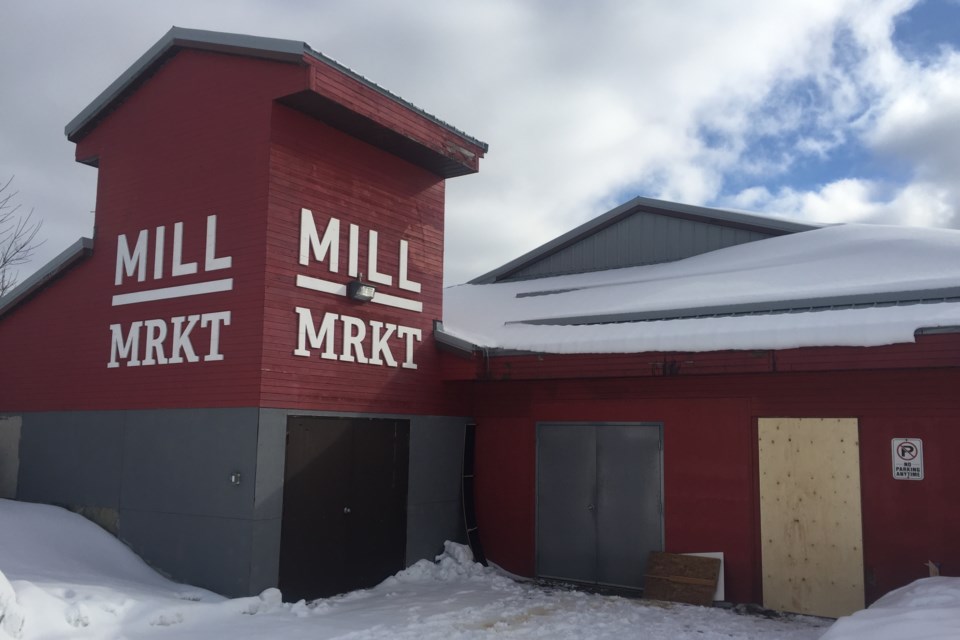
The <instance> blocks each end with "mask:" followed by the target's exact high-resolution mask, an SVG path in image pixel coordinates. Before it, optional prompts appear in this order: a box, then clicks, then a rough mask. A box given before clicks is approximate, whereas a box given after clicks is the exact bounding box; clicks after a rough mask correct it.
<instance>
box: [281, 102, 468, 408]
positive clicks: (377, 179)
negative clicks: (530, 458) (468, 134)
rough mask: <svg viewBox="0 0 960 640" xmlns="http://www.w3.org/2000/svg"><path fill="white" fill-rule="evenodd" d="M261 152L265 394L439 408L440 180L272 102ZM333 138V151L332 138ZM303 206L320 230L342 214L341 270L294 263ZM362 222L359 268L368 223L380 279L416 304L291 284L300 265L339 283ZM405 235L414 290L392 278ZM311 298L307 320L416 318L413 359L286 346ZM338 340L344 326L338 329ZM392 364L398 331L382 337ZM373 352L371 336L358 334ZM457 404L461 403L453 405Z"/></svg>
mask: <svg viewBox="0 0 960 640" xmlns="http://www.w3.org/2000/svg"><path fill="white" fill-rule="evenodd" d="M272 131H273V133H272V147H271V156H270V177H271V187H270V204H269V224H268V229H267V243H268V255H267V268H266V273H267V287H266V291H267V292H266V310H265V329H264V352H263V383H262V404H263V406H275V407H295V408H304V409H319V408H323V409H327V410H337V411H367V412H383V413H437V412H441V413H442V412H448V411H449V410H451V403H450V402H449V401H448V400H447V399H446V398H445V394H444V393H442V389H441V382H440V376H439V372H438V368H439V356H438V354H437V351H436V349H435V346H434V344H433V338H432V333H431V331H432V324H433V321H434V320H435V319H438V318H439V317H440V313H441V305H442V281H443V180H442V179H441V178H439V177H437V176H436V175H434V174H432V173H430V172H429V171H426V170H425V169H421V168H419V167H416V166H414V165H412V164H410V163H408V162H406V161H404V160H400V159H398V158H396V157H394V156H392V155H390V154H387V153H385V152H383V151H380V150H378V149H376V148H374V147H372V146H370V145H367V144H364V143H362V142H359V141H357V140H355V139H353V138H351V137H349V136H347V135H345V134H343V133H340V132H339V131H336V130H334V129H331V128H330V127H328V126H326V125H324V124H323V123H321V122H318V121H316V120H313V119H311V118H309V117H307V116H305V115H303V114H300V113H298V112H295V111H293V110H290V109H287V108H285V107H282V106H278V107H276V108H275V110H274V114H273V129H272ZM331 149H336V154H331V153H330V150H331ZM301 208H307V209H310V210H311V211H312V212H313V216H314V219H315V221H316V225H317V229H318V232H319V233H320V234H322V233H323V231H324V229H325V228H326V226H327V224H328V223H329V220H330V218H331V217H335V218H337V219H339V220H340V270H339V272H338V273H330V272H329V271H328V269H327V265H326V264H325V263H323V264H321V263H317V262H315V261H313V260H312V259H311V263H310V265H308V266H302V265H300V264H299V263H298V256H299V246H300V240H299V238H300V215H301V214H300V211H301ZM350 224H356V225H358V226H359V228H360V252H359V266H360V270H361V271H362V272H366V271H367V266H366V265H367V260H368V251H369V248H368V246H367V238H368V232H369V230H371V229H372V230H375V231H377V232H378V236H379V250H378V262H377V264H378V270H379V271H380V272H382V273H386V274H390V275H391V276H392V278H393V285H392V286H384V285H378V291H382V292H386V293H390V294H392V295H396V296H400V297H404V298H407V299H411V300H416V301H420V302H422V304H423V310H422V312H416V311H409V310H403V309H395V308H391V307H388V306H384V305H379V304H374V303H369V302H368V303H359V302H355V301H352V300H349V299H346V298H343V297H338V296H335V295H332V294H326V293H318V292H315V291H310V290H306V289H302V288H298V287H296V286H295V281H296V276H297V275H298V274H304V275H308V276H312V277H317V278H322V279H326V280H330V281H334V282H338V283H346V282H348V281H349V280H350V279H351V278H350V276H349V275H348V274H347V272H346V271H347V270H346V253H347V248H348V246H349V231H348V229H349V225H350ZM401 239H402V240H406V241H407V242H408V243H409V254H408V255H409V274H408V277H409V279H411V280H413V281H415V282H419V283H420V284H421V291H420V293H414V292H410V291H405V290H402V289H399V288H398V287H397V280H398V274H399V242H400V240H401ZM296 307H304V308H308V309H311V311H312V313H313V319H314V323H315V324H317V323H319V322H320V321H321V319H322V317H323V315H324V314H325V313H326V312H328V311H332V312H334V313H337V314H342V315H348V316H352V317H357V318H361V319H363V320H364V321H367V320H376V321H380V322H383V323H392V324H396V325H401V326H406V327H414V328H417V329H419V330H420V332H421V340H420V341H419V342H416V343H415V345H416V348H415V355H414V361H415V363H416V365H417V369H416V370H412V369H405V368H403V367H402V366H397V367H389V366H386V365H382V366H375V365H370V364H361V363H359V362H342V361H337V360H324V359H321V358H320V357H319V351H318V350H316V349H311V351H312V354H311V356H310V357H303V356H295V355H294V354H293V351H294V349H296V347H297V338H298V316H297V314H296V313H295V311H294V309H295V308H296ZM335 342H336V349H337V352H338V353H339V352H340V348H341V344H342V342H341V336H340V335H339V332H338V335H337V337H336V340H335ZM389 344H391V346H392V349H391V350H392V352H393V355H394V357H395V358H396V359H397V361H398V365H399V364H401V362H402V359H403V357H404V353H405V351H406V344H405V342H404V341H400V340H398V339H397V338H396V337H394V338H393V339H392V340H391V341H390V343H389ZM364 348H365V349H366V355H368V356H369V355H370V350H369V348H370V337H369V336H368V337H367V339H366V340H365V342H364ZM460 409H461V411H462V408H460Z"/></svg>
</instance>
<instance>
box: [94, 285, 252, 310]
mask: <svg viewBox="0 0 960 640" xmlns="http://www.w3.org/2000/svg"><path fill="white" fill-rule="evenodd" d="M232 289H233V278H224V279H223V280H211V281H209V282H197V283H195V284H183V285H180V286H178V287H163V288H162V289H150V290H149V291H135V292H133V293H118V294H117V295H115V296H113V306H114V307H120V306H123V305H125V304H138V303H140V302H152V301H154V300H169V299H170V298H185V297H187V296H202V295H204V294H207V293H220V292H221V291H231V290H232Z"/></svg>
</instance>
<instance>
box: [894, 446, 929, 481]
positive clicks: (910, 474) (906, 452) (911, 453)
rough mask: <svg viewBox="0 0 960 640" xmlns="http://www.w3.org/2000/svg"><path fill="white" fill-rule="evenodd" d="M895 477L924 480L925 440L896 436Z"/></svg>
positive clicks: (897, 478)
mask: <svg viewBox="0 0 960 640" xmlns="http://www.w3.org/2000/svg"><path fill="white" fill-rule="evenodd" d="M891 447H892V449H893V478H894V479H895V480H923V440H921V439H919V438H894V439H893V440H892V441H891Z"/></svg>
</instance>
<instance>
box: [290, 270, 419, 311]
mask: <svg viewBox="0 0 960 640" xmlns="http://www.w3.org/2000/svg"><path fill="white" fill-rule="evenodd" d="M297 286H298V287H301V288H303V289H310V290H311V291H319V292H321V293H332V294H334V295H338V296H345V295H347V285H345V284H337V283H336V282H330V281H329V280H321V279H320V278H314V277H311V276H305V275H302V274H297ZM370 302H373V303H375V304H382V305H384V306H387V307H395V308H397V309H406V310H407V311H416V312H417V313H420V312H421V311H423V303H422V302H420V301H418V300H410V299H408V298H401V297H399V296H392V295H390V294H388V293H380V292H379V291H378V292H376V293H374V294H373V300H371V301H370Z"/></svg>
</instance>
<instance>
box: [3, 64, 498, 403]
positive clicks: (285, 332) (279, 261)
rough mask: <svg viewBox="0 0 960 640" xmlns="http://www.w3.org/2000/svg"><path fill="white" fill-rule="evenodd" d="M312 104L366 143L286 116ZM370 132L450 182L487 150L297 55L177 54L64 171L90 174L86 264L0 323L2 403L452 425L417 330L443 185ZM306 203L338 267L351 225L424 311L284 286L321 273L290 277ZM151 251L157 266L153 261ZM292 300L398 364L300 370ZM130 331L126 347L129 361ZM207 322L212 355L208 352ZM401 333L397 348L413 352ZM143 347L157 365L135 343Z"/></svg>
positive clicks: (428, 332) (435, 274) (435, 275)
mask: <svg viewBox="0 0 960 640" xmlns="http://www.w3.org/2000/svg"><path fill="white" fill-rule="evenodd" d="M310 91H313V92H314V93H313V94H310V93H309V92H310ZM318 95H323V96H326V97H327V98H329V99H331V100H333V101H334V102H335V103H337V108H339V109H340V110H339V111H336V113H337V114H338V116H337V117H341V118H342V117H343V115H344V111H343V107H347V108H348V109H352V110H353V111H354V114H353V116H352V117H353V120H351V123H352V124H351V126H353V127H355V130H357V131H358V132H359V133H358V135H361V134H362V135H366V136H368V138H367V139H368V140H370V141H368V142H362V141H360V140H359V139H358V138H355V137H351V136H350V135H347V134H345V133H342V132H341V131H339V130H336V129H333V128H332V127H330V126H328V125H326V124H324V123H323V122H321V121H320V120H318V119H316V118H314V117H312V116H311V115H307V114H306V113H302V112H300V111H296V110H294V109H293V108H291V107H288V106H283V105H282V103H281V101H284V100H286V99H287V98H289V97H290V96H296V97H297V99H298V100H299V101H297V100H294V102H296V103H297V104H298V105H300V106H299V108H303V109H306V110H312V111H311V113H312V114H313V115H316V116H317V117H325V116H327V115H329V113H330V111H329V109H330V103H329V102H322V101H321V102H322V105H321V106H319V107H318V106H316V105H317V104H318V103H317V102H316V101H314V102H311V101H310V100H306V99H304V96H306V97H307V98H311V97H312V98H317V96H318ZM286 101H287V102H289V100H286ZM324 109H326V110H327V111H324ZM387 134H389V136H387ZM370 136H372V139H371V138H370ZM377 136H381V137H383V136H387V137H389V138H390V140H389V143H390V144H389V145H387V146H390V148H398V145H399V146H400V147H402V148H403V149H404V150H405V151H406V152H407V153H411V154H412V155H414V156H416V155H417V152H419V151H423V149H424V148H427V149H431V150H432V151H431V153H433V156H431V157H432V158H433V160H430V162H427V161H426V160H424V162H425V163H427V164H430V163H433V164H430V166H432V167H434V168H436V167H437V166H438V165H437V160H436V158H437V157H438V156H440V157H442V159H443V160H444V161H449V162H451V163H453V165H455V168H456V169H457V171H458V172H469V171H475V170H476V168H477V165H478V163H479V158H480V157H481V156H482V155H483V151H484V149H482V148H481V147H480V146H479V145H477V144H476V143H475V142H473V141H469V140H466V139H465V138H462V137H461V136H459V135H458V134H456V133H455V132H453V131H452V130H450V129H449V128H447V127H445V126H442V125H440V124H438V123H437V122H435V121H434V120H432V119H430V118H428V117H426V116H424V115H423V114H422V113H420V112H418V111H415V110H412V109H410V108H407V107H406V106H403V105H401V104H399V103H398V102H397V101H396V100H394V99H392V98H389V97H387V96H386V95H384V94H383V93H381V92H378V91H376V90H375V89H373V88H371V87H369V86H366V85H365V84H363V83H361V82H360V81H358V80H356V79H355V78H354V77H352V76H350V75H349V74H345V73H343V72H342V71H340V70H338V69H335V68H333V67H330V66H327V65H325V64H324V63H322V62H320V61H318V60H316V59H315V58H313V57H312V56H309V55H305V56H304V58H303V59H302V60H301V61H300V62H299V63H287V62H275V61H268V60H262V59H254V58H250V57H245V56H239V55H223V54H218V53H211V52H206V51H196V50H192V49H185V50H179V51H176V53H175V54H172V55H171V56H170V57H169V58H168V59H167V60H166V61H165V62H164V63H163V65H162V66H160V67H159V69H157V70H156V72H155V73H151V74H150V75H149V77H147V78H141V79H140V81H138V82H137V83H134V89H132V90H131V91H130V92H128V94H127V95H125V96H124V97H123V99H122V100H121V101H120V102H119V103H118V104H116V105H115V106H112V107H111V108H110V110H108V111H107V112H106V114H105V115H101V116H100V119H99V120H97V121H96V123H95V126H93V128H92V129H91V130H90V131H89V132H87V133H85V134H84V135H83V136H82V137H81V138H80V139H79V141H78V143H77V158H78V160H80V161H83V162H88V163H91V164H95V165H96V166H98V169H99V175H98V188H97V211H96V238H95V247H94V252H93V255H92V256H91V257H89V258H88V259H86V260H85V261H84V262H83V263H82V264H80V265H79V266H75V267H73V268H71V269H69V270H68V271H66V272H65V273H64V274H62V276H61V277H60V278H59V279H57V280H56V281H54V282H52V283H51V284H49V285H48V286H46V287H45V288H44V290H42V291H41V292H39V293H38V294H36V295H34V296H33V297H32V298H31V299H29V300H27V301H24V302H22V303H21V304H20V305H18V306H17V307H16V308H15V309H14V310H13V311H11V312H9V313H7V314H5V315H4V316H2V317H0V358H2V359H3V361H4V362H8V363H10V362H15V363H17V370H16V373H15V375H14V374H12V371H11V369H10V368H9V367H8V368H7V369H6V371H7V374H6V376H5V378H6V379H5V380H4V384H2V385H0V409H2V410H4V411H40V410H66V409H124V408H172V407H222V406H267V407H291V408H303V409H313V410H326V411H364V412H383V413H420V414H423V413H434V414H450V413H463V411H464V403H463V402H462V399H459V398H455V397H454V396H453V394H451V393H447V392H445V391H444V387H443V386H442V385H443V383H442V382H441V380H440V375H439V373H438V367H439V359H438V355H437V353H436V349H435V347H434V344H433V339H432V322H433V320H434V319H439V317H440V313H441V295H442V293H441V285H442V265H443V206H444V202H443V196H444V183H443V178H442V177H441V176H439V175H437V174H435V173H431V172H430V171H428V170H426V169H424V168H422V167H421V166H419V165H415V164H412V163H411V162H409V161H407V160H401V159H399V158H398V157H397V156H395V155H392V154H391V153H388V152H386V151H383V150H381V149H380V148H378V147H377V146H376V145H377V144H379V143H378V142H377V140H378V138H377ZM398 140H399V142H398ZM384 144H386V142H384ZM463 149H469V150H471V151H470V152H469V153H465V152H464V151H463ZM418 150H419V151H418ZM448 168H449V166H448ZM441 172H442V171H441ZM303 207H306V208H309V209H312V210H313V211H315V212H316V223H317V225H318V227H320V228H321V232H322V230H323V227H325V226H326V224H327V223H328V220H329V218H330V217H331V216H333V217H337V218H338V219H340V221H341V225H342V236H343V247H342V250H341V262H342V263H344V264H345V262H346V256H345V254H346V253H347V243H348V240H349V231H348V230H349V225H350V224H351V223H352V224H356V225H358V226H359V227H360V229H361V236H362V239H363V242H362V246H361V249H360V252H359V259H360V263H361V264H362V265H364V266H363V267H361V271H364V272H366V271H368V269H367V268H366V265H367V264H368V262H367V258H368V252H367V248H366V247H367V238H368V236H367V235H366V234H367V233H368V231H369V230H370V229H373V230H375V231H377V232H378V234H379V247H380V250H379V251H378V252H377V254H376V255H377V256H378V257H379V263H378V270H379V271H380V272H383V273H385V274H389V275H391V277H392V286H382V285H381V286H379V288H380V291H381V292H384V293H390V294H392V295H395V296H404V297H406V298H410V299H415V301H416V303H417V304H419V305H421V306H422V308H421V309H420V310H419V311H416V312H413V311H409V310H403V309H395V308H391V307H384V306H382V305H376V304H366V305H361V304H358V303H356V302H353V301H348V300H346V299H345V298H343V297H336V296H330V295H329V294H318V293H317V292H313V291H306V290H304V289H302V288H298V287H296V286H295V278H296V275H297V274H301V273H304V274H308V275H310V276H312V277H326V276H325V275H324V266H323V265H321V264H310V265H308V266H301V265H299V264H298V257H299V236H300V228H299V226H300V211H301V208H303ZM213 215H215V216H216V233H215V246H216V249H215V252H212V253H211V254H210V257H212V258H217V259H220V260H214V261H213V262H212V263H211V264H212V265H215V266H217V267H218V268H216V269H211V270H209V271H207V270H206V269H205V267H206V259H207V236H208V234H207V225H208V219H209V216H213ZM176 223H181V224H182V225H183V226H182V229H183V233H182V242H181V243H180V245H181V256H180V260H179V262H180V263H187V264H189V263H196V269H195V271H196V272H195V273H187V274H184V275H174V273H173V268H174V260H175V259H174V256H173V253H174V244H175V240H174V237H175V235H176V227H175V225H176ZM158 227H163V232H162V233H163V239H162V241H161V240H159V239H158V235H159V234H158V230H157V229H158ZM144 230H146V234H147V235H146V237H145V242H144V244H143V245H142V246H140V245H139V244H138V240H139V239H140V238H141V237H143V236H142V235H141V232H143V231H144ZM121 236H122V237H123V238H124V242H125V243H126V244H125V247H126V249H125V251H126V254H125V255H128V257H130V258H131V262H134V263H136V264H135V265H134V266H133V267H130V268H131V269H133V270H134V271H136V270H137V269H136V267H139V266H140V264H143V267H144V271H143V275H144V278H143V279H142V280H141V278H139V274H138V273H134V274H132V275H131V274H127V273H126V269H127V268H128V267H126V266H124V267H123V270H124V274H123V275H121V282H120V284H116V282H115V276H116V272H117V265H118V254H119V252H120V249H119V243H120V240H119V238H120V237H121ZM401 241H405V242H406V243H407V247H408V249H407V252H406V255H407V257H408V261H407V262H408V269H407V272H406V274H405V275H406V276H407V279H408V280H410V281H413V282H417V283H420V285H421V290H420V291H419V292H416V293H412V292H409V291H404V290H402V289H401V288H400V287H399V286H398V284H399V275H400V264H399V262H400V242H401ZM158 242H159V244H158ZM158 246H159V247H162V251H163V253H164V258H163V259H162V260H161V261H160V262H159V263H155V254H156V253H157V252H158V250H157V247H158ZM135 247H137V248H135ZM138 251H140V252H142V254H143V256H144V257H143V258H142V259H141V260H140V261H139V262H138V261H137V260H134V259H133V258H132V256H134V255H140V254H138V253H137V252H138ZM227 257H229V259H230V261H231V262H230V264H229V267H227V266H226V263H225V262H223V259H226V258H227ZM156 264H159V267H157V266H156ZM155 269H159V271H155ZM158 273H159V276H158ZM327 275H330V274H327ZM349 279H350V278H349V277H348V276H347V275H346V274H345V268H344V267H341V269H340V272H339V273H338V274H333V275H331V276H330V277H329V278H328V280H331V281H335V282H336V283H337V284H343V283H345V282H346V281H347V280H349ZM210 282H217V283H219V284H220V288H221V289H223V290H221V291H218V292H212V293H203V294H196V295H190V296H187V297H168V298H164V299H152V300H150V301H139V302H136V303H131V304H123V305H118V304H117V301H118V300H119V298H117V297H116V296H121V297H123V296H127V295H128V294H138V295H140V294H142V293H143V292H145V291H153V290H158V289H170V288H175V287H183V286H192V285H201V284H209V283H210ZM128 301H129V299H128ZM297 306H300V307H304V308H310V309H312V310H313V311H314V312H315V313H316V316H317V320H318V321H319V320H320V319H321V318H322V316H323V314H325V313H327V312H331V313H334V312H335V313H336V314H338V317H339V316H350V317H355V318H362V319H363V321H364V323H374V322H379V323H382V325H380V326H382V330H383V332H384V334H383V335H387V334H389V332H390V329H389V327H390V326H393V327H396V328H395V329H394V330H393V334H390V335H392V336H393V337H392V339H391V340H388V341H387V344H388V349H389V351H387V352H384V351H378V353H390V354H391V355H392V356H393V357H394V358H395V359H396V360H397V361H398V362H397V363H396V364H397V366H395V367H391V366H388V365H387V364H386V363H387V362H389V358H387V357H386V356H384V358H382V359H383V360H384V362H385V364H384V366H372V365H369V364H367V365H364V364H360V363H357V362H352V363H351V362H343V361H330V360H322V359H320V358H319V357H317V355H316V354H314V357H313V358H305V357H302V356H295V355H294V350H295V349H296V348H297V340H298V316H297V314H296V313H295V310H294V309H295V307H297ZM227 312H228V313H229V325H228V324H227V321H226V318H225V314H226V313H227ZM204 314H207V315H204ZM210 314H224V315H223V316H216V315H210ZM192 316H197V317H196V318H194V319H191V317H192ZM178 319H179V320H178ZM205 321H206V322H207V326H203V324H204V322H205ZM138 323H143V324H142V325H139V324H138ZM191 323H193V324H191ZM112 325H117V329H116V330H113V329H111V326H112ZM373 326H374V325H372V324H365V330H366V331H367V332H368V333H369V334H372V332H373V330H374V329H373ZM135 327H139V331H140V333H139V334H137V335H138V336H139V340H137V341H136V343H137V345H138V351H139V353H138V354H137V356H136V357H135V356H134V355H133V354H132V353H127V354H125V355H124V354H122V353H121V351H122V349H123V348H126V345H125V341H126V340H127V339H128V338H129V336H130V335H132V332H133V331H134V328H135ZM148 327H149V328H148ZM191 327H192V328H191ZM215 327H216V328H217V329H219V343H218V345H217V346H218V348H216V349H213V347H212V338H213V334H214V328H215ZM401 327H402V328H403V329H401ZM178 330H179V331H182V333H184V334H186V335H188V336H189V338H190V344H191V345H192V346H193V348H194V350H195V351H196V355H197V358H196V360H197V361H196V362H190V361H184V362H170V361H167V362H166V363H163V362H162V361H163V360H164V359H168V358H170V356H172V355H173V351H174V349H175V346H174V341H175V335H174V334H175V333H177V332H178ZM148 331H149V332H150V333H148ZM401 331H406V332H407V334H408V335H409V336H410V338H409V346H410V349H408V348H407V347H408V338H407V336H405V335H400V333H401ZM163 332H165V333H166V335H165V336H163V337H162V339H161V333H163ZM414 332H419V339H416V340H415V339H414V337H413V333H414ZM151 337H152V338H154V340H153V343H154V344H155V346H156V345H160V348H162V350H163V351H162V352H161V351H160V349H157V348H150V346H149V342H150V340H149V339H150V338H151ZM372 341H373V338H372V335H368V336H367V338H366V340H365V342H364V343H363V347H362V348H363V349H365V350H366V354H367V355H371V354H372V350H373V346H374V345H373V344H372ZM340 342H342V340H341V341H340ZM340 346H341V345H340V344H338V345H337V347H338V349H339V348H340ZM408 350H409V351H410V352H411V353H410V355H409V356H407V351H408ZM145 351H149V354H145ZM178 354H179V355H180V356H181V358H183V359H184V360H189V359H191V358H190V356H192V354H189V353H188V351H185V350H179V351H178ZM145 355H150V356H152V357H151V358H145V357H144V356H145ZM205 356H211V357H205ZM151 360H152V361H153V362H152V363H151ZM404 362H406V363H407V364H408V367H403V366H402V365H403V363H404ZM108 364H113V365H116V366H108ZM413 364H415V365H416V368H415V369H414V368H413V367H412V365H413Z"/></svg>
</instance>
